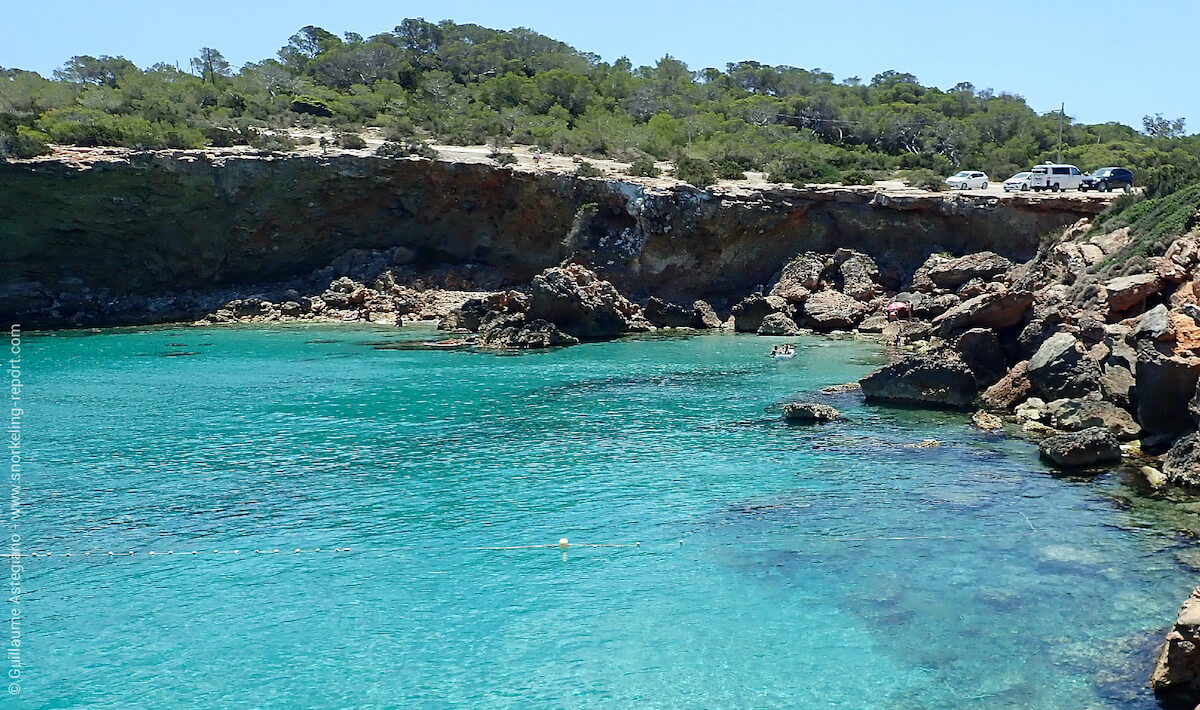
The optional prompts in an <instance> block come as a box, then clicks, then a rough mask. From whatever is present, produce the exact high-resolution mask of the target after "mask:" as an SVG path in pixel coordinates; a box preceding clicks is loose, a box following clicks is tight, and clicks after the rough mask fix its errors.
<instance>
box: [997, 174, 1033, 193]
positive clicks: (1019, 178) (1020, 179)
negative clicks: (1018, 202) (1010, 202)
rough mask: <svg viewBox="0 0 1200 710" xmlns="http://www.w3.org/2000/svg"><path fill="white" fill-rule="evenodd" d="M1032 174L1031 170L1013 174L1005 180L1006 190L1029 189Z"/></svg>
mask: <svg viewBox="0 0 1200 710" xmlns="http://www.w3.org/2000/svg"><path fill="white" fill-rule="evenodd" d="M1032 176H1033V173H1030V172H1023V173H1017V174H1016V175H1013V176H1012V177H1010V178H1009V179H1007V180H1005V181H1004V191H1005V192H1013V191H1014V190H1021V191H1022V192H1024V191H1025V190H1028V189H1029V178H1030V177H1032Z"/></svg>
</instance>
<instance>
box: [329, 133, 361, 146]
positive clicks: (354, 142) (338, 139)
mask: <svg viewBox="0 0 1200 710" xmlns="http://www.w3.org/2000/svg"><path fill="white" fill-rule="evenodd" d="M333 140H334V142H335V143H337V144H338V145H339V146H341V147H343V148H346V149H348V150H362V149H363V148H366V147H367V141H365V140H364V139H363V137H362V136H360V135H358V134H357V133H338V134H335V135H334V137H333Z"/></svg>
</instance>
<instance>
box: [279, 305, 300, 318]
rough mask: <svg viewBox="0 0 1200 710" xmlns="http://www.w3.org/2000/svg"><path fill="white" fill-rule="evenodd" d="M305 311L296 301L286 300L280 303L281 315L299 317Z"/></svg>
mask: <svg viewBox="0 0 1200 710" xmlns="http://www.w3.org/2000/svg"><path fill="white" fill-rule="evenodd" d="M303 312H304V309H303V308H301V307H300V304H299V303H297V302H296V301H284V302H283V303H281V304H280V305H279V313H280V315H284V316H287V317H288V318H298V317H299V316H300V314H301V313H303Z"/></svg>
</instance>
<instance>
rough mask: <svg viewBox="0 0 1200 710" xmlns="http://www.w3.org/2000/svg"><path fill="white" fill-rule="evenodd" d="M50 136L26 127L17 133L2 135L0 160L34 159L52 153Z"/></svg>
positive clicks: (21, 127) (19, 129)
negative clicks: (48, 142)
mask: <svg viewBox="0 0 1200 710" xmlns="http://www.w3.org/2000/svg"><path fill="white" fill-rule="evenodd" d="M48 140H49V136H47V135H46V134H45V133H42V132H40V131H35V130H32V129H30V128H27V127H25V126H18V127H17V132H16V133H0V158H18V159H23V158H33V157H36V156H39V155H45V154H46V153H49V152H50V147H49V146H47V145H46V142H47V141H48Z"/></svg>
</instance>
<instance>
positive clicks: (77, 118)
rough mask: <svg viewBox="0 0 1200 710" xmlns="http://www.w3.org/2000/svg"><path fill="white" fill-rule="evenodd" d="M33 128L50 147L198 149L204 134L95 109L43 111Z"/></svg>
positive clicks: (194, 130)
mask: <svg viewBox="0 0 1200 710" xmlns="http://www.w3.org/2000/svg"><path fill="white" fill-rule="evenodd" d="M36 127H37V129H38V130H39V131H41V132H42V133H44V134H45V135H47V136H48V137H49V138H50V140H51V141H52V142H54V143H65V144H69V145H82V146H97V145H113V146H123V147H126V148H137V149H141V150H150V149H155V148H201V147H203V146H204V144H205V139H204V134H203V133H202V132H201V131H200V130H199V129H196V128H191V127H188V126H177V125H172V124H170V123H165V122H162V121H155V122H151V121H147V120H146V119H144V118H141V117H138V116H129V115H125V114H119V115H114V114H108V113H104V112H103V111H99V110H96V109H61V110H54V111H47V112H46V113H44V114H42V117H41V118H39V119H38V120H37V123H36Z"/></svg>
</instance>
